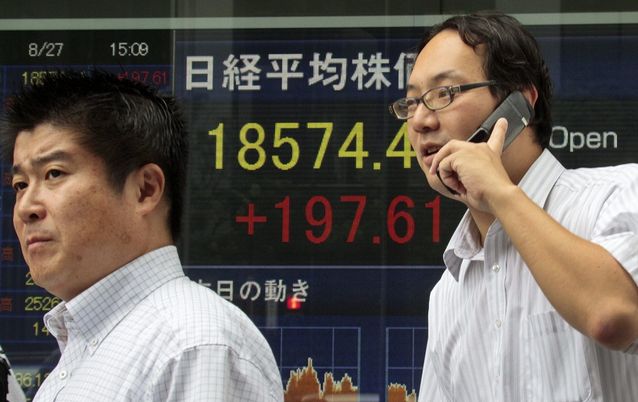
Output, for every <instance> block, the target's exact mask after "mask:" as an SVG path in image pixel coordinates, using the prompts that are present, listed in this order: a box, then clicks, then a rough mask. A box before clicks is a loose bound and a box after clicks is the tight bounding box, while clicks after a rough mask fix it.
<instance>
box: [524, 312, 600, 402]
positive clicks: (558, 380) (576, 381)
mask: <svg viewBox="0 0 638 402" xmlns="http://www.w3.org/2000/svg"><path fill="white" fill-rule="evenodd" d="M522 335H523V341H524V342H523V350H524V353H523V359H524V360H523V374H524V378H522V379H521V380H522V384H523V387H524V389H523V392H524V397H525V398H524V401H529V402H531V401H534V402H536V401H543V402H545V401H547V402H549V401H560V402H575V401H588V400H589V399H590V397H591V394H592V387H591V381H590V378H589V372H590V370H589V367H588V365H589V364H591V362H592V358H593V356H592V353H593V351H592V350H591V347H590V345H589V343H588V342H583V339H582V338H583V335H581V334H580V333H579V332H578V331H576V330H575V329H573V328H572V327H571V326H570V325H569V324H568V323H567V322H565V320H563V318H562V317H561V316H560V315H559V314H558V313H557V312H555V311H550V312H547V313H542V314H536V315H532V316H529V317H528V318H527V320H525V321H524V322H523V333H522Z"/></svg>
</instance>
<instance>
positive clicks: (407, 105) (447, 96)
mask: <svg viewBox="0 0 638 402" xmlns="http://www.w3.org/2000/svg"><path fill="white" fill-rule="evenodd" d="M490 85H496V81H483V82H475V83H472V84H464V85H448V86H445V87H435V88H431V89H428V90H427V91H426V92H425V93H424V94H423V95H421V97H409V98H401V99H399V100H397V101H395V102H393V103H392V104H390V114H392V115H393V116H395V117H396V118H397V119H399V120H407V119H409V118H410V117H412V116H414V113H415V112H416V108H417V107H418V106H419V103H421V102H423V104H424V105H425V107H427V108H428V109H430V110H432V111H434V110H440V109H443V108H444V107H446V106H449V105H450V103H452V101H454V96H455V95H456V94H459V93H461V92H464V91H469V90H470V89H476V88H482V87H487V86H490Z"/></svg>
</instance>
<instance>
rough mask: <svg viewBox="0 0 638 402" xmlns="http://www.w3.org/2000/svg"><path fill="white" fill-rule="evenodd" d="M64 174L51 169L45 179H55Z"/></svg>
mask: <svg viewBox="0 0 638 402" xmlns="http://www.w3.org/2000/svg"><path fill="white" fill-rule="evenodd" d="M63 174H64V173H63V172H62V171H61V170H58V169H51V170H49V171H48V172H47V174H46V177H45V178H46V179H55V178H58V177H60V176H62V175H63Z"/></svg>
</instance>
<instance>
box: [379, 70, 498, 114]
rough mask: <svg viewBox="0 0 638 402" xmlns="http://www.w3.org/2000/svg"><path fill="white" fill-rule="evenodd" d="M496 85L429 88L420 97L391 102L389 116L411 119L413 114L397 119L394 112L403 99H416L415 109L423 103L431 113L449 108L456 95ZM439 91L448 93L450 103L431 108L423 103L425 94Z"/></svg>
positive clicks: (483, 84) (480, 84)
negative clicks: (395, 106) (443, 90)
mask: <svg viewBox="0 0 638 402" xmlns="http://www.w3.org/2000/svg"><path fill="white" fill-rule="evenodd" d="M497 84H498V83H497V82H496V81H494V80H489V81H481V82H473V83H471V84H460V85H442V86H438V87H433V88H430V89H428V90H427V91H425V92H424V93H423V95H421V96H406V97H404V98H399V99H397V100H395V101H394V102H392V103H391V104H390V105H389V109H390V114H391V115H393V116H394V117H396V118H397V119H399V120H408V119H409V118H411V117H413V116H414V114H413V115H412V116H406V117H399V116H398V115H397V112H396V111H395V110H394V105H396V104H397V103H398V102H400V101H402V100H405V99H416V100H417V101H418V102H417V104H416V106H417V107H418V106H419V103H423V106H425V107H426V108H427V109H428V110H431V111H433V112H434V111H436V110H441V109H444V108H446V107H448V106H450V105H451V104H452V102H454V96H455V95H456V94H460V93H461V92H465V91H469V90H470V89H477V88H483V87H487V86H492V85H497ZM441 89H445V90H446V91H447V92H448V94H449V98H450V102H449V103H448V104H447V105H444V106H441V107H436V108H433V107H431V106H430V105H428V104H427V103H426V102H425V96H426V95H427V94H429V93H430V92H432V91H435V90H441Z"/></svg>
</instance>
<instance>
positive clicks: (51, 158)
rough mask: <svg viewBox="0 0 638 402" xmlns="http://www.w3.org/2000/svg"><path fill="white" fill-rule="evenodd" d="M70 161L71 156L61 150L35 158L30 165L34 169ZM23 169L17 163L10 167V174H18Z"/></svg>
mask: <svg viewBox="0 0 638 402" xmlns="http://www.w3.org/2000/svg"><path fill="white" fill-rule="evenodd" d="M71 159H73V157H72V156H71V154H70V153H69V152H67V151H63V150H57V151H53V152H50V153H48V154H44V155H39V156H37V157H35V158H34V159H33V160H32V161H31V165H32V166H33V167H34V168H36V169H37V168H39V167H42V166H43V165H46V164H47V163H51V162H58V161H59V162H68V161H70V160H71ZM23 170H24V169H23V168H22V166H21V165H20V164H19V163H18V164H15V165H13V166H12V167H11V173H12V174H14V175H15V174H19V173H22V172H23Z"/></svg>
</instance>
